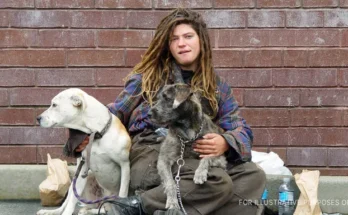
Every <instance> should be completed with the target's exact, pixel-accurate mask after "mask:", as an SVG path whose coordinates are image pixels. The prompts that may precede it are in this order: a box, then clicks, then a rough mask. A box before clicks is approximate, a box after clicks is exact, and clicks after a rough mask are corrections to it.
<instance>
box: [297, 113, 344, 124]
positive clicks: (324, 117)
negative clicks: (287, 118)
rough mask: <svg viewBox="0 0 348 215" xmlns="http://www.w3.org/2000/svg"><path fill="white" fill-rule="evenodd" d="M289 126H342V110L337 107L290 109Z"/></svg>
mask: <svg viewBox="0 0 348 215" xmlns="http://www.w3.org/2000/svg"><path fill="white" fill-rule="evenodd" d="M290 115H291V126H303V127H309V126H317V127H319V126H332V127H334V126H343V125H344V121H343V116H344V111H343V110H339V109H328V108H325V109H323V108H320V109H314V108H310V109H292V110H290Z"/></svg>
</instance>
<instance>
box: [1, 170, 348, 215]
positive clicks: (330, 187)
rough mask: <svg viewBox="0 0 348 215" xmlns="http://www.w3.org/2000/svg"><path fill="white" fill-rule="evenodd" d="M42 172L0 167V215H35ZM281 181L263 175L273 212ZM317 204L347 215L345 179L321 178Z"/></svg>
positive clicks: (325, 209) (332, 211)
mask: <svg viewBox="0 0 348 215" xmlns="http://www.w3.org/2000/svg"><path fill="white" fill-rule="evenodd" d="M46 171H47V166H46V165H0V175H1V177H0V214H3V213H2V211H3V210H2V208H3V207H5V210H6V208H7V211H9V210H11V208H13V210H15V207H17V206H15V205H18V204H19V205H21V206H23V207H24V208H26V207H28V210H25V209H23V210H24V211H25V212H26V213H24V214H35V213H32V212H31V213H29V211H31V210H34V211H37V210H38V209H39V208H40V204H39V199H40V196H39V184H40V183H41V182H42V181H43V180H45V179H46ZM74 171H75V167H74V166H69V173H70V176H73V174H74ZM282 178H283V176H277V175H267V189H268V191H269V195H268V207H269V208H271V209H273V210H275V209H276V208H277V205H276V203H277V201H278V188H279V186H280V184H281V183H282ZM291 183H292V185H293V186H294V187H296V191H295V198H296V199H298V197H299V190H298V189H297V186H296V184H295V181H294V179H293V178H292V181H291ZM4 200H6V202H4ZM7 200H16V201H15V202H11V201H7ZM31 200H36V201H34V202H33V201H31ZM318 200H319V203H320V207H321V209H322V211H323V212H325V213H342V214H348V177H343V176H342V177H341V176H321V177H320V181H319V195H318ZM1 201H2V202H1ZM16 210H17V209H16ZM21 210H22V209H21V207H18V213H19V214H21ZM16 213H17V212H16ZM16 213H10V214H16ZM6 215H7V214H6Z"/></svg>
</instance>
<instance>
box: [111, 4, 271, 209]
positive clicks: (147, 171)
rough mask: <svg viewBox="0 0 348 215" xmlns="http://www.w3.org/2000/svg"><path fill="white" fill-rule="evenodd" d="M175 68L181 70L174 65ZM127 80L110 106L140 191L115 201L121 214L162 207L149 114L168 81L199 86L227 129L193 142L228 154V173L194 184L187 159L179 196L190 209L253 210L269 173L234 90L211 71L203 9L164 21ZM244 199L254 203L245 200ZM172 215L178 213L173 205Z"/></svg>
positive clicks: (217, 171) (133, 186)
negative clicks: (128, 146) (125, 135)
mask: <svg viewBox="0 0 348 215" xmlns="http://www.w3.org/2000/svg"><path fill="white" fill-rule="evenodd" d="M175 65H178V66H179V68H180V69H181V71H180V70H175V68H174V67H175ZM175 71H179V73H181V74H178V72H175ZM127 79H128V80H127V82H126V85H125V88H124V90H123V92H122V93H121V94H120V95H119V96H118V98H117V99H116V101H115V102H114V103H112V104H109V109H110V112H111V113H113V114H115V115H116V116H117V117H119V118H120V120H121V121H122V122H123V124H124V125H125V126H126V127H127V129H128V131H129V134H130V135H131V137H132V141H133V145H132V150H131V153H130V161H131V177H130V178H131V183H130V191H131V193H132V192H135V193H137V194H138V195H134V196H131V197H128V198H124V199H118V200H116V201H115V205H114V206H113V209H114V210H116V211H117V212H118V213H120V214H140V212H142V213H145V214H153V213H154V212H155V211H156V210H163V211H164V210H165V204H166V196H165V194H164V192H163V187H162V185H161V181H160V178H159V176H158V174H157V170H156V161H157V156H158V151H159V146H160V142H159V141H158V139H159V138H158V137H159V134H157V133H156V132H155V130H156V129H157V127H156V126H155V125H154V124H152V122H151V121H150V120H149V118H148V117H147V113H148V111H149V108H150V106H151V105H152V104H153V103H154V102H155V96H156V93H157V92H158V91H159V90H160V88H161V87H162V86H163V85H164V84H170V83H173V82H176V81H178V80H181V81H183V82H185V83H187V84H189V85H190V86H191V88H192V90H194V91H197V90H199V91H201V93H202V95H203V100H202V105H203V107H204V112H205V113H206V114H208V115H210V116H211V118H212V119H213V121H214V122H215V123H217V124H218V125H219V126H220V127H221V128H223V129H224V130H225V133H223V134H222V135H219V134H215V133H211V134H206V135H205V136H204V138H203V139H200V140H197V141H195V147H194V150H195V151H196V152H198V153H200V156H201V157H204V156H213V155H221V154H225V155H226V157H227V160H228V162H229V163H228V169H227V171H225V170H222V169H221V168H212V169H211V170H209V178H208V181H207V182H205V183H204V184H203V185H196V184H194V182H193V175H194V171H195V169H196V167H197V166H198V162H199V161H198V160H195V159H186V160H185V165H184V167H183V168H182V169H181V171H180V173H181V181H180V193H181V198H182V202H183V205H184V208H185V210H186V212H187V213H188V214H190V215H191V214H192V215H195V214H222V215H226V214H243V215H245V214H248V215H252V214H256V211H257V206H256V205H255V204H254V203H255V202H257V201H258V200H259V199H260V197H261V195H262V192H263V190H264V186H265V181H266V180H265V174H264V172H263V171H262V170H261V169H259V168H257V166H256V165H255V164H254V163H252V162H250V161H251V146H252V139H253V136H252V131H251V130H250V127H249V126H248V125H247V124H246V123H245V120H244V119H243V118H241V117H240V116H239V110H238V105H237V103H236V101H235V99H234V97H233V95H232V91H231V89H230V87H229V86H228V85H227V84H226V83H225V82H223V81H222V80H221V79H220V78H219V77H218V76H217V75H216V74H215V73H214V70H213V63H212V50H211V47H210V41H209V36H208V30H207V27H206V24H205V23H204V21H203V19H202V17H201V16H200V14H198V13H197V12H194V11H191V10H188V9H176V10H174V11H173V12H171V13H170V14H169V15H168V16H166V17H165V18H163V20H162V21H161V23H160V24H159V25H158V27H157V29H156V33H155V36H154V38H153V40H152V42H151V44H150V46H149V48H148V49H147V51H146V53H145V54H144V56H143V58H142V60H141V62H140V63H139V64H138V65H136V66H135V68H134V69H133V71H132V72H131V73H130V74H129V76H128V77H127ZM174 166H175V165H174ZM176 168H177V167H174V172H176ZM245 200H248V201H249V204H243V203H244V202H245ZM250 201H251V202H253V203H251V204H250ZM157 212H158V211H157ZM157 212H156V213H157ZM163 213H167V214H169V212H163ZM170 214H180V211H175V210H173V211H171V212H170Z"/></svg>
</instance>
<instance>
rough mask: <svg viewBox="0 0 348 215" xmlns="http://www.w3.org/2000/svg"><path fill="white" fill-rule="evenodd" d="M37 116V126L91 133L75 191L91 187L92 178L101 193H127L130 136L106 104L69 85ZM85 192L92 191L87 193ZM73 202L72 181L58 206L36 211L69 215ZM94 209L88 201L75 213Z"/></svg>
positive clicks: (40, 213) (119, 194) (75, 201)
mask: <svg viewBox="0 0 348 215" xmlns="http://www.w3.org/2000/svg"><path fill="white" fill-rule="evenodd" d="M37 120H38V121H39V123H40V126H42V127H45V128H50V127H65V128H69V129H75V130H79V131H82V132H84V133H87V134H91V135H90V142H89V144H88V146H87V147H86V148H85V149H84V150H83V151H82V157H84V158H86V160H87V161H88V162H87V163H85V164H84V165H83V166H82V169H81V173H80V175H79V177H78V178H77V181H76V190H77V193H78V195H80V196H81V195H82V194H83V195H85V194H86V191H87V192H90V191H92V190H93V187H95V184H93V183H91V182H95V181H96V182H97V183H98V184H97V185H98V186H99V187H101V190H102V195H103V196H109V195H118V196H120V197H127V195H128V186H129V177H130V176H129V175H130V165H129V150H130V148H131V139H130V137H129V135H128V132H127V130H126V129H125V127H124V126H123V124H122V123H121V121H120V120H119V119H118V118H117V117H115V116H114V115H112V114H110V112H109V110H108V109H107V107H105V106H104V105H103V104H101V103H100V102H99V101H97V100H96V99H95V98H93V97H92V96H90V95H88V94H87V93H86V92H84V91H82V90H80V89H76V88H71V89H67V90H64V91H62V92H61V93H59V94H58V95H57V96H55V97H54V98H53V99H52V103H51V106H50V107H49V108H48V109H47V110H46V111H45V112H43V113H42V114H41V115H40V116H38V117H37ZM94 134H98V135H99V139H97V137H96V138H93V136H94ZM96 136H97V135H96ZM88 148H90V149H88ZM80 161H81V158H78V164H79V162H80ZM88 163H89V165H87V164H88ZM88 169H90V170H91V171H89V172H90V173H92V174H89V175H88V177H86V178H83V177H81V175H82V174H83V173H87V172H88ZM91 177H95V180H89V179H90V178H91ZM91 187H92V189H91ZM94 192H95V190H94ZM94 194H95V193H94ZM87 195H88V194H87ZM88 196H93V195H91V193H89V195H88ZM77 202H78V199H77V198H76V197H75V195H74V193H73V183H72V184H71V186H70V188H69V193H68V196H67V198H66V200H65V201H64V203H63V204H62V206H61V207H59V208H58V209H55V210H40V211H38V212H37V214H38V215H48V214H50V215H61V214H62V215H71V214H73V212H74V210H75V206H76V203H77ZM91 207H92V208H91ZM93 207H94V209H93ZM97 212H98V210H97V209H96V206H95V205H92V206H89V207H88V206H87V207H84V208H82V209H81V210H80V211H79V214H97ZM104 212H105V211H104Z"/></svg>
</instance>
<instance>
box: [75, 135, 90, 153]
mask: <svg viewBox="0 0 348 215" xmlns="http://www.w3.org/2000/svg"><path fill="white" fill-rule="evenodd" d="M88 143H89V136H87V137H86V138H85V139H84V140H83V141H82V143H81V144H80V145H79V146H78V147H77V148H76V149H75V152H82V151H83V150H84V149H85V148H86V146H87V145H88Z"/></svg>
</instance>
